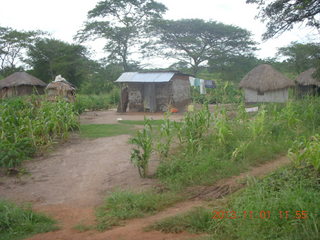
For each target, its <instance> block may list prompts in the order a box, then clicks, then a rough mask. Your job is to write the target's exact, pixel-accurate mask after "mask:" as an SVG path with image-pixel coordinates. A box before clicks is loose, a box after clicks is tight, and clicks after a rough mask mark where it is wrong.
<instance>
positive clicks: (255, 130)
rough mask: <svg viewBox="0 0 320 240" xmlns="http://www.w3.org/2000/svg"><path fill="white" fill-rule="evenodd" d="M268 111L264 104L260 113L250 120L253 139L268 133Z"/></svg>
mask: <svg viewBox="0 0 320 240" xmlns="http://www.w3.org/2000/svg"><path fill="white" fill-rule="evenodd" d="M266 113H267V112H266V110H265V107H264V106H262V107H261V109H260V110H259V112H258V114H257V115H256V116H255V117H254V118H253V119H252V120H251V122H250V130H251V134H252V139H253V140H256V139H257V138H258V137H263V136H264V135H266V134H267V131H268V128H267V126H266V123H267V116H266Z"/></svg>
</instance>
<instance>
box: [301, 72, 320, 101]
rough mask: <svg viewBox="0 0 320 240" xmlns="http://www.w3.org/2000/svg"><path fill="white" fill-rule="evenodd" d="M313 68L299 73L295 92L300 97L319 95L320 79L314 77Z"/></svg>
mask: <svg viewBox="0 0 320 240" xmlns="http://www.w3.org/2000/svg"><path fill="white" fill-rule="evenodd" d="M315 71H316V69H315V68H310V69H308V70H307V71H304V72H303V73H301V74H300V75H299V76H298V77H297V79H296V83H297V93H298V96H300V97H302V96H305V95H319V94H320V80H318V79H316V78H314V77H313V76H312V75H313V74H314V73H315Z"/></svg>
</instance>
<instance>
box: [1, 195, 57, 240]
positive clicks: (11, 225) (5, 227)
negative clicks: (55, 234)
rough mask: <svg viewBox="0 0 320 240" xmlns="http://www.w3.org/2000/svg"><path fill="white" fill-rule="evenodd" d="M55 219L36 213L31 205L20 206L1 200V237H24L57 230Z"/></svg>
mask: <svg viewBox="0 0 320 240" xmlns="http://www.w3.org/2000/svg"><path fill="white" fill-rule="evenodd" d="M55 223H56V222H55V221H54V220H52V219H51V218H49V217H47V216H45V215H43V214H39V213H35V212H33V211H32V210H31V208H30V206H22V207H19V206H17V205H16V204H13V203H10V202H8V201H4V200H0V239H1V240H15V239H24V238H26V237H28V236H31V235H33V234H36V233H42V232H48V231H53V230H56V229H57V227H56V226H55Z"/></svg>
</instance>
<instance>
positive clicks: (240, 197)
mask: <svg viewBox="0 0 320 240" xmlns="http://www.w3.org/2000/svg"><path fill="white" fill-rule="evenodd" d="M318 179H319V172H316V171H315V170H314V169H312V168H295V167H288V168H283V169H279V170H277V171H276V172H274V173H272V174H270V175H269V176H268V177H266V178H264V179H262V180H256V179H251V180H249V186H248V187H247V188H246V189H244V190H243V191H242V192H240V193H236V194H234V195H233V196H232V197H231V198H230V199H228V200H227V203H224V204H220V205H219V204H218V206H217V204H214V205H213V206H214V207H213V208H211V209H208V208H203V207H202V208H197V209H194V210H192V211H190V212H188V213H186V214H183V215H178V216H175V217H171V218H167V219H164V220H162V221H160V222H157V223H155V224H153V225H152V226H149V227H148V229H149V230H150V229H153V230H160V231H164V232H180V231H185V230H187V231H189V232H192V233H209V234H210V235H211V237H208V239H216V238H217V237H218V238H223V239H318V237H319V227H320V218H319V216H318V212H319V211H320V207H319V206H320V200H319V197H320V191H319V190H320V185H319V180H318ZM212 209H213V210H214V211H212ZM215 211H217V212H220V213H219V214H215ZM235 217H237V218H235ZM213 218H214V219H213Z"/></svg>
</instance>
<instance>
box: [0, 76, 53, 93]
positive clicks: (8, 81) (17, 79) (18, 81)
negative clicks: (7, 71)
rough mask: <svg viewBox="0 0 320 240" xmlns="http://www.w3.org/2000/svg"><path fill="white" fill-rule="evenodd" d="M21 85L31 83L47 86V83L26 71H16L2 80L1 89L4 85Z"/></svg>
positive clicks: (0, 82) (31, 84)
mask: <svg viewBox="0 0 320 240" xmlns="http://www.w3.org/2000/svg"><path fill="white" fill-rule="evenodd" d="M21 85H30V86H40V87H45V86H46V85H47V84H45V83H44V82H43V81H41V80H40V79H38V78H36V77H34V76H32V75H30V74H28V73H26V72H16V73H13V74H11V75H10V76H8V77H6V78H4V79H2V80H0V89H2V88H4V87H8V88H9V87H17V86H21Z"/></svg>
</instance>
